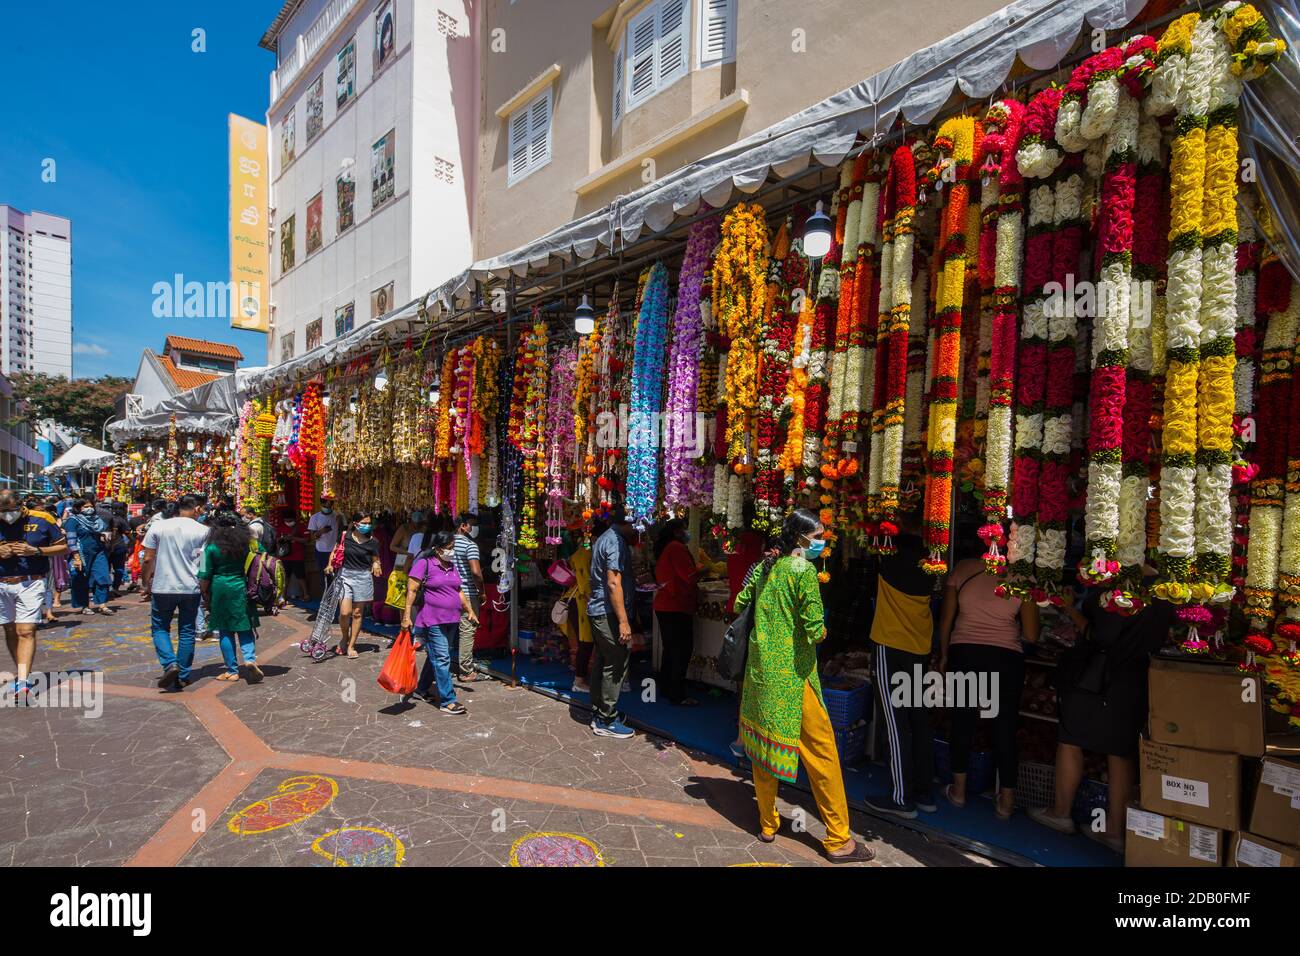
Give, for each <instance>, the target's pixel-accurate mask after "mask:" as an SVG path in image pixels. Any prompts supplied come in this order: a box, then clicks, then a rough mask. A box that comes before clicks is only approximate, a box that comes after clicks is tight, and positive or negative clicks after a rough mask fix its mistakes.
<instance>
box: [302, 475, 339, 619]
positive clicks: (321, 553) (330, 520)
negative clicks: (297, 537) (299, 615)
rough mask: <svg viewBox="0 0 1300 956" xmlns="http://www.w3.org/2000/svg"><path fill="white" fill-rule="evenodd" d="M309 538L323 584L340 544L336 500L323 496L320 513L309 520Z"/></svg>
mask: <svg viewBox="0 0 1300 956" xmlns="http://www.w3.org/2000/svg"><path fill="white" fill-rule="evenodd" d="M307 537H308V538H310V539H311V541H312V543H313V544H314V545H315V547H314V548H313V549H312V554H313V555H314V556H315V558H316V569H317V570H318V571H320V576H321V580H322V582H323V581H324V579H325V569H326V568H327V567H329V563H330V556H331V555H332V554H333V553H334V548H335V547H336V546H337V545H338V543H339V516H338V515H337V514H335V513H334V499H333V498H332V497H330V496H329V495H321V497H320V511H318V512H316V513H315V514H314V515H312V516H311V517H310V518H308V519H307ZM323 586H324V585H323V584H322V587H323ZM307 620H309V621H314V620H316V615H315V614H312V615H310V616H309V617H308V618H307Z"/></svg>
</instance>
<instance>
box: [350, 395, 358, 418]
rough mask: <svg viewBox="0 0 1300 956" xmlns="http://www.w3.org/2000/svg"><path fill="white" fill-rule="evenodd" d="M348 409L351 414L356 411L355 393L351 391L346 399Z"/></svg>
mask: <svg viewBox="0 0 1300 956" xmlns="http://www.w3.org/2000/svg"><path fill="white" fill-rule="evenodd" d="M348 411H349V412H351V413H352V414H353V415H355V414H356V413H357V393H356V392H353V393H352V397H351V398H350V399H348Z"/></svg>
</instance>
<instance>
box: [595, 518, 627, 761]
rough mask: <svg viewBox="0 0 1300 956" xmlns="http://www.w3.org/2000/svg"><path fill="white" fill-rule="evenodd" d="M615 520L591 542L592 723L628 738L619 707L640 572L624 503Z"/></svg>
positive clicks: (606, 732)
mask: <svg viewBox="0 0 1300 956" xmlns="http://www.w3.org/2000/svg"><path fill="white" fill-rule="evenodd" d="M612 517H613V524H612V525H611V526H610V528H609V530H608V531H606V532H605V533H604V534H602V535H601V536H600V537H599V538H597V539H596V541H595V543H594V544H592V546H591V599H590V600H589V601H588V602H587V616H588V617H589V618H590V619H591V637H592V641H593V642H594V645H595V646H594V648H593V650H592V658H593V660H592V662H591V674H592V676H591V707H592V717H591V729H592V731H593V732H594V733H595V734H596V735H597V736H600V737H618V738H627V737H631V736H632V729H631V728H630V727H628V726H627V724H625V723H624V722H623V719H622V718H621V717H620V716H619V713H618V695H619V691H621V690H622V689H623V681H624V680H625V679H626V678H627V662H628V655H629V652H630V649H629V645H630V644H631V643H632V623H631V621H632V607H633V601H634V600H635V599H636V578H635V577H634V576H633V574H632V546H631V542H633V541H634V540H636V531H635V530H634V529H633V527H632V525H631V524H630V523H629V522H628V520H627V516H626V514H625V513H624V511H623V508H622V506H621V505H619V506H615V508H614V509H613V515H612Z"/></svg>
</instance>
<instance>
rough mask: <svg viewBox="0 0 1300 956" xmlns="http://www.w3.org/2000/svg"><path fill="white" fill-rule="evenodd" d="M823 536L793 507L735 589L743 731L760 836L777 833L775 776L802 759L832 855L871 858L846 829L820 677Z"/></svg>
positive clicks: (792, 774)
mask: <svg viewBox="0 0 1300 956" xmlns="http://www.w3.org/2000/svg"><path fill="white" fill-rule="evenodd" d="M825 534H826V529H825V528H824V527H822V523H821V522H820V521H819V520H818V519H817V516H816V515H815V514H813V513H812V512H811V511H806V510H804V509H802V508H801V509H799V510H798V511H795V512H794V513H793V514H791V515H790V517H788V518H786V519H785V524H784V525H783V526H782V528H781V539H780V542H779V545H778V550H779V555H778V556H771V557H768V558H767V559H765V560H764V561H762V562H760V563H758V564H756V565H754V567H753V569H751V571H750V573H749V577H748V578H747V579H746V581H745V586H744V587H743V588H741V590H740V594H738V595H737V596H736V613H737V614H739V613H740V612H741V611H743V610H744V609H745V608H746V607H748V606H749V605H750V603H751V602H752V603H753V605H754V630H753V633H752V634H751V635H750V639H749V654H748V657H747V658H746V660H745V683H744V687H743V689H742V692H741V702H740V733H741V737H742V739H743V740H744V744H745V753H746V754H748V756H749V759H750V761H751V763H752V765H753V773H754V793H755V796H756V797H757V799H758V817H759V826H760V832H759V838H760V839H761V840H763V841H764V842H765V843H771V842H772V841H773V840H775V839H776V831H777V830H778V829H779V828H780V826H781V817H780V816H779V815H778V814H777V811H776V790H777V784H778V783H779V782H780V781H782V780H784V781H786V782H787V783H794V782H795V780H796V779H798V776H799V761H800V759H802V760H803V765H804V770H806V771H807V773H808V779H809V781H810V782H811V783H812V791H813V797H814V798H815V799H816V801H817V812H818V813H819V814H820V815H821V818H822V822H823V823H825V824H826V839H825V840H823V841H822V846H823V847H824V848H825V850H826V856H827V857H828V858H829V859H830V860H831V861H832V862H835V863H847V862H866V861H868V860H871V859H873V858H874V857H875V853H874V852H873V851H872V850H871V849H869V848H868V847H867V846H865V845H864V844H862V843H860V842H858V841H856V840H854V839H853V836H852V834H850V833H849V807H848V801H847V800H846V799H845V796H844V777H843V776H842V774H841V773H840V758H839V751H838V750H837V748H836V746H835V731H834V730H833V729H832V727H831V721H830V717H829V715H827V713H826V705H825V703H824V702H823V701H822V688H821V682H820V681H819V680H818V678H817V645H818V644H819V643H821V641H822V639H823V638H824V637H825V636H826V626H825V624H824V623H823V614H822V599H821V591H820V589H819V587H818V582H817V569H816V568H815V567H814V566H813V565H812V563H811V560H810V559H812V558H816V557H817V555H819V554H820V553H821V552H822V549H823V548H825V546H826V541H825Z"/></svg>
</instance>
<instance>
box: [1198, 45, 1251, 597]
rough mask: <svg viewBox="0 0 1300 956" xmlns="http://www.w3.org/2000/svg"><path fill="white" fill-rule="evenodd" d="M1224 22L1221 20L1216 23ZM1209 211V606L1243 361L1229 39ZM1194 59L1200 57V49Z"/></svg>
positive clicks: (1203, 435) (1202, 518) (1203, 324)
mask: <svg viewBox="0 0 1300 956" xmlns="http://www.w3.org/2000/svg"><path fill="white" fill-rule="evenodd" d="M1215 23H1216V25H1217V23H1218V21H1217V19H1216V21H1215ZM1210 51H1211V54H1212V61H1211V67H1210V73H1211V76H1212V77H1213V80H1212V82H1211V86H1210V96H1209V103H1208V108H1207V112H1206V118H1207V129H1206V134H1205V187H1204V204H1203V209H1202V217H1201V219H1202V222H1201V228H1202V235H1203V237H1204V238H1203V240H1202V244H1203V249H1202V252H1201V300H1200V310H1201V311H1200V317H1199V320H1200V343H1199V348H1200V366H1199V370H1198V380H1197V419H1196V421H1197V449H1196V577H1197V583H1198V585H1199V589H1198V591H1197V592H1194V596H1197V597H1199V598H1200V599H1201V600H1206V599H1215V598H1217V599H1221V600H1225V599H1227V598H1230V597H1231V595H1232V585H1231V582H1230V581H1229V576H1230V573H1231V570H1232V567H1231V554H1232V539H1233V499H1232V465H1233V460H1234V448H1233V440H1234V433H1233V427H1232V426H1233V413H1234V411H1235V409H1236V396H1235V394H1234V375H1235V365H1236V360H1237V355H1236V345H1235V342H1234V338H1235V335H1236V329H1237V302H1236V298H1237V203H1236V196H1237V103H1238V100H1239V98H1240V96H1241V81H1240V79H1239V78H1238V77H1237V76H1236V75H1235V74H1234V71H1233V69H1232V62H1233V61H1232V52H1231V49H1230V47H1229V43H1228V39H1227V37H1226V35H1225V34H1224V33H1223V32H1222V31H1221V30H1219V29H1215V30H1214V31H1213V32H1212V34H1211V37H1210ZM1192 56H1193V61H1195V60H1196V58H1197V53H1196V51H1195V50H1193V53H1192Z"/></svg>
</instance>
